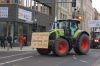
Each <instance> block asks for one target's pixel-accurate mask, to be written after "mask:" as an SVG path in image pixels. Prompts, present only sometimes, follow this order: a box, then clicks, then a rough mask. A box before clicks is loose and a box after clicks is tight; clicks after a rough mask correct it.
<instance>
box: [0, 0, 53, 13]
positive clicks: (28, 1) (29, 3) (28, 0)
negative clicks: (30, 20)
mask: <svg viewBox="0 0 100 66" xmlns="http://www.w3.org/2000/svg"><path fill="white" fill-rule="evenodd" d="M0 3H1V4H4V3H8V4H9V3H10V4H12V3H16V4H19V5H22V6H25V7H28V8H31V9H34V10H36V11H38V12H40V13H43V14H46V15H50V14H51V8H50V7H49V6H47V5H45V4H42V3H40V2H35V1H34V0H0Z"/></svg>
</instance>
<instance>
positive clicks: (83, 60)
mask: <svg viewBox="0 0 100 66" xmlns="http://www.w3.org/2000/svg"><path fill="white" fill-rule="evenodd" d="M80 61H81V62H83V63H88V62H87V61H84V60H80Z"/></svg>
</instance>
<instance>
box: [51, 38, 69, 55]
mask: <svg viewBox="0 0 100 66" xmlns="http://www.w3.org/2000/svg"><path fill="white" fill-rule="evenodd" d="M68 51H69V44H68V41H67V40H65V39H63V38H60V39H57V40H55V43H54V45H53V53H54V54H55V55H56V56H65V55H67V53H68Z"/></svg>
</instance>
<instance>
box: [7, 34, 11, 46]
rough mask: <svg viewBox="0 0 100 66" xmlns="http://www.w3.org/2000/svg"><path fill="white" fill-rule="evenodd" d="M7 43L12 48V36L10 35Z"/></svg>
mask: <svg viewBox="0 0 100 66" xmlns="http://www.w3.org/2000/svg"><path fill="white" fill-rule="evenodd" d="M7 41H8V43H9V45H10V47H11V48H12V37H11V36H10V35H8V37H7Z"/></svg>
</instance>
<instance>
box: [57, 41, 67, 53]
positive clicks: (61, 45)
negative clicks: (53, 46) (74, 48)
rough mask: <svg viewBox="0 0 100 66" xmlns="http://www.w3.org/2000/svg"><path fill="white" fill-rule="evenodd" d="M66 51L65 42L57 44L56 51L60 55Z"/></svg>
mask: <svg viewBox="0 0 100 66" xmlns="http://www.w3.org/2000/svg"><path fill="white" fill-rule="evenodd" d="M67 50H68V46H67V44H66V43H65V42H63V41H62V42H60V43H59V46H58V51H59V52H60V53H62V54H63V53H65V52H66V51H67Z"/></svg>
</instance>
